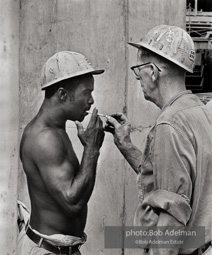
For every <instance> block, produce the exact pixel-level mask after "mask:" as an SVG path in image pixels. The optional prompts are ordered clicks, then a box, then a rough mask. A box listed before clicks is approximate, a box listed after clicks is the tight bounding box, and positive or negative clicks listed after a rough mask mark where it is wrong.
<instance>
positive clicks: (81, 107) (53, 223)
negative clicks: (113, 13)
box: [17, 51, 104, 255]
mask: <svg viewBox="0 0 212 255" xmlns="http://www.w3.org/2000/svg"><path fill="white" fill-rule="evenodd" d="M103 72H104V70H94V69H93V67H92V66H91V64H90V63H89V62H88V60H87V59H86V58H85V57H84V56H83V55H81V54H80V53H76V52H69V51H64V52H58V53H57V54H55V55H54V56H52V57H51V58H50V59H48V61H47V62H46V63H45V65H44V67H43V74H42V85H41V88H42V90H45V98H44V101H43V104H42V106H41V108H40V110H39V112H38V114H37V115H36V116H35V117H34V118H33V120H32V121H31V122H30V123H29V124H28V125H27V126H26V128H25V130H24V133H23V137H22V139H21V147H20V155H21V161H22V163H23V168H24V171H25V173H26V176H27V183H28V189H29V195H30V201H31V215H30V219H29V222H28V223H27V226H26V227H25V228H23V229H22V231H21V233H20V234H19V239H18V250H17V253H18V255H29V254H30V255H31V254H36V255H38V254H69V255H70V254H80V252H79V247H80V245H82V244H83V243H84V242H85V241H86V235H85V234H84V228H85V224H86V217H87V203H88V201H89V199H90V196H91V194H92V191H93V188H94V183H95V176H96V166H97V160H98V158H99V151H100V148H101V146H102V142H103V139H104V131H103V127H102V121H101V119H100V118H99V116H98V111H97V109H94V110H93V114H92V116H91V119H90V122H89V124H88V126H87V128H86V130H84V129H83V127H82V124H81V123H80V122H81V121H83V119H84V118H85V116H86V115H87V114H88V113H87V111H88V110H89V109H90V108H91V106H92V104H93V103H94V100H93V97H92V92H93V90H94V78H93V75H96V74H101V73H103ZM67 120H71V121H75V122H76V124H77V128H78V136H79V139H80V141H81V143H82V145H83V146H84V152H83V156H82V160H81V163H79V162H78V159H77V157H76V154H75V152H74V149H73V147H72V143H71V141H70V139H69V137H68V134H67V133H66V129H65V125H66V121H67Z"/></svg>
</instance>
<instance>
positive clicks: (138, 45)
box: [128, 42, 142, 49]
mask: <svg viewBox="0 0 212 255" xmlns="http://www.w3.org/2000/svg"><path fill="white" fill-rule="evenodd" d="M128 44H129V45H131V46H133V47H136V48H138V49H139V48H141V47H142V45H140V44H139V43H132V42H128Z"/></svg>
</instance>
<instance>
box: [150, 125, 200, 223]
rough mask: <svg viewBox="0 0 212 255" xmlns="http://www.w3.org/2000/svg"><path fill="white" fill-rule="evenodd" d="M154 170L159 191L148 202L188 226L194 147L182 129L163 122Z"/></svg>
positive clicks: (154, 152)
mask: <svg viewBox="0 0 212 255" xmlns="http://www.w3.org/2000/svg"><path fill="white" fill-rule="evenodd" d="M152 157H153V160H152V163H153V174H154V180H155V185H154V186H155V187H156V191H155V192H154V193H155V194H151V196H150V197H147V198H146V199H147V200H148V201H147V203H148V204H149V205H150V206H152V207H153V208H156V209H159V210H160V209H161V210H162V211H163V212H167V213H168V214H169V215H171V216H172V217H174V218H175V219H176V220H177V221H179V222H180V223H181V224H183V225H184V226H186V224H187V222H188V220H189V218H190V215H191V206H190V201H191V196H192V178H191V176H192V175H193V174H194V169H195V162H196V160H195V158H196V157H195V150H194V148H193V145H192V143H191V142H190V140H189V139H188V137H186V135H185V134H184V133H183V132H182V131H181V130H179V129H177V128H175V127H173V126H171V125H169V124H160V125H158V126H157V127H156V133H155V138H154V144H153V155H152Z"/></svg>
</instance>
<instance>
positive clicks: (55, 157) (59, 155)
mask: <svg viewBox="0 0 212 255" xmlns="http://www.w3.org/2000/svg"><path fill="white" fill-rule="evenodd" d="M32 147H33V153H34V156H35V159H37V160H39V161H41V160H42V159H43V160H45V161H46V160H47V161H48V160H51V161H52V162H54V161H56V162H58V163H59V162H60V161H63V160H64V157H65V155H66V154H67V146H66V145H65V143H64V140H63V139H62V136H61V135H60V134H59V133H58V132H57V131H56V130H54V129H51V128H45V129H43V130H42V131H40V132H39V133H38V134H37V135H36V139H35V140H34V139H33V144H32Z"/></svg>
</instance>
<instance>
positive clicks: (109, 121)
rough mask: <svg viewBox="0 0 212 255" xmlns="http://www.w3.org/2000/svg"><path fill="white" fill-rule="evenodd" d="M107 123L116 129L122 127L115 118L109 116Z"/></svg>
mask: <svg viewBox="0 0 212 255" xmlns="http://www.w3.org/2000/svg"><path fill="white" fill-rule="evenodd" d="M107 123H109V124H110V125H112V126H113V127H115V128H118V126H120V123H119V122H118V121H117V120H116V119H115V118H113V117H111V116H108V117H107Z"/></svg>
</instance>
